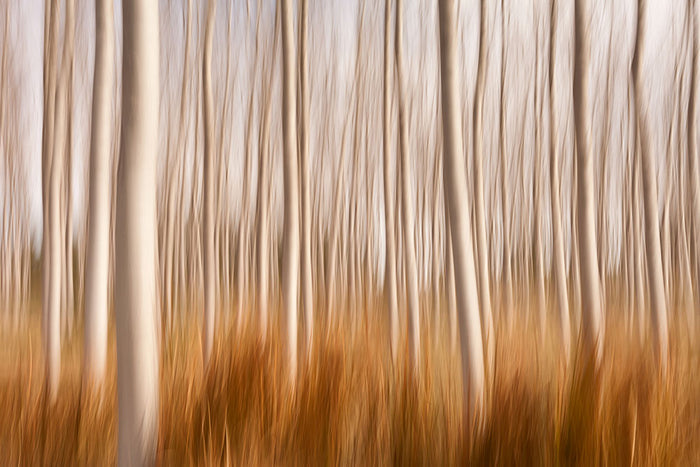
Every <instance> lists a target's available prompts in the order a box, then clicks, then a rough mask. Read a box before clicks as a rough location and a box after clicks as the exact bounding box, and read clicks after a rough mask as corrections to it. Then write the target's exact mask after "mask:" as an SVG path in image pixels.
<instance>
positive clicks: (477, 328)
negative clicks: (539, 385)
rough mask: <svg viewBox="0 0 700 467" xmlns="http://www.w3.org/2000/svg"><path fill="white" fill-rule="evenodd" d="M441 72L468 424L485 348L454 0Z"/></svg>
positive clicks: (480, 398)
mask: <svg viewBox="0 0 700 467" xmlns="http://www.w3.org/2000/svg"><path fill="white" fill-rule="evenodd" d="M438 10H439V15H440V71H441V85H442V115H443V116H442V118H443V123H442V128H443V138H444V151H445V152H444V164H443V170H444V172H443V177H444V184H445V202H446V204H447V209H448V213H449V229H450V233H451V235H452V248H453V260H454V267H455V283H456V287H455V290H456V295H457V308H458V312H457V318H458V321H459V331H460V339H461V344H460V345H461V354H462V383H463V391H464V399H465V400H464V402H465V404H464V406H465V410H466V413H467V423H471V421H473V420H475V418H476V417H478V416H479V413H480V412H481V410H482V408H483V403H484V348H483V341H482V339H481V320H480V318H479V301H478V298H477V284H476V270H475V266H474V250H473V246H472V236H471V227H470V225H469V214H468V212H467V211H465V210H464V206H468V191H467V180H466V173H465V170H464V159H463V156H462V155H463V154H464V152H463V151H464V146H463V142H462V131H461V129H462V123H461V121H460V109H459V104H458V103H459V102H460V99H459V76H458V72H457V69H458V68H457V50H458V49H457V33H456V26H457V25H456V22H457V0H440V1H439V3H438Z"/></svg>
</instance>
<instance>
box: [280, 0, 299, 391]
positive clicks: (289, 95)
mask: <svg viewBox="0 0 700 467" xmlns="http://www.w3.org/2000/svg"><path fill="white" fill-rule="evenodd" d="M281 1H282V11H281V13H282V18H281V20H282V63H283V80H282V83H283V85H282V86H283V87H282V131H283V133H284V234H283V235H284V246H283V251H282V254H283V255H284V256H283V258H282V300H283V307H284V317H283V320H284V321H285V323H284V324H285V332H286V336H285V337H284V339H286V341H285V344H286V353H287V357H288V359H289V374H290V376H291V377H292V380H293V379H294V378H295V375H296V365H297V306H298V295H299V256H300V255H299V179H298V175H299V172H298V170H299V167H298V165H297V164H298V161H297V135H296V131H297V125H296V117H297V115H296V113H297V108H296V93H295V88H296V79H295V77H296V72H295V70H296V50H295V44H294V21H293V18H294V17H293V5H292V0H281Z"/></svg>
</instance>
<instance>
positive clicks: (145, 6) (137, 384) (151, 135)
mask: <svg viewBox="0 0 700 467" xmlns="http://www.w3.org/2000/svg"><path fill="white" fill-rule="evenodd" d="M122 17H123V21H124V23H123V24H124V33H123V41H124V42H123V43H124V57H123V69H122V134H121V140H122V143H121V153H120V157H119V169H118V176H117V208H116V223H115V225H116V236H115V238H116V244H115V260H116V261H115V290H114V292H115V293H114V295H115V315H116V328H117V375H118V376H117V395H118V404H119V439H118V452H117V459H118V463H119V465H123V466H127V465H128V466H135V465H153V463H154V462H155V450H156V443H157V432H158V381H159V373H158V362H159V356H158V342H157V319H158V318H157V316H158V314H157V310H156V303H157V302H156V300H157V298H156V265H155V258H156V251H157V250H156V197H155V194H156V193H155V188H154V187H155V186H156V157H157V151H158V118H159V117H158V113H159V79H158V74H159V69H158V68H159V63H160V61H159V56H158V55H159V36H158V27H159V23H158V2H157V1H156V0H123V2H122Z"/></svg>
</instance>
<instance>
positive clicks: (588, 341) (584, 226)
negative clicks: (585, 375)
mask: <svg viewBox="0 0 700 467" xmlns="http://www.w3.org/2000/svg"><path fill="white" fill-rule="evenodd" d="M589 17H590V5H589V3H588V0H576V5H575V29H576V32H575V36H576V38H575V40H576V52H575V62H574V114H575V116H574V118H575V122H576V164H577V177H578V185H577V186H578V206H577V210H578V235H579V238H578V241H579V249H580V250H579V251H580V255H579V261H580V267H581V308H582V310H581V321H582V323H581V324H582V331H583V341H584V345H585V347H586V352H589V353H590V354H591V355H592V356H593V357H594V359H595V360H596V361H597V362H599V361H600V360H599V359H600V357H601V351H602V347H603V314H602V309H601V296H600V276H599V270H598V253H597V251H598V250H597V246H596V245H597V243H596V228H595V196H594V178H593V148H592V143H591V141H590V138H591V121H590V120H591V112H590V107H589V106H590V103H589V101H590V97H589V91H588V89H589V88H588V83H589V80H590V73H591V72H590V63H589V61H590V54H591V52H590V45H589V44H590V43H589V34H590V30H588V29H587V28H584V25H585V24H588V19H589Z"/></svg>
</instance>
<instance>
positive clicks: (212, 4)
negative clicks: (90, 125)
mask: <svg viewBox="0 0 700 467" xmlns="http://www.w3.org/2000/svg"><path fill="white" fill-rule="evenodd" d="M215 19H216V1H215V0H209V3H208V8H207V24H206V30H205V31H206V32H205V38H204V62H203V68H202V82H203V83H204V112H203V115H204V182H203V184H202V186H203V188H204V198H203V203H204V216H203V218H202V220H203V222H202V224H203V232H202V238H203V239H204V257H203V268H204V320H203V324H202V326H203V329H202V341H203V345H202V348H203V351H204V366H205V367H206V366H207V364H208V363H209V357H210V356H211V350H212V347H213V345H214V320H215V313H216V276H217V274H216V272H217V267H216V264H217V258H216V255H215V248H214V241H215V239H214V228H215V225H214V221H215V219H214V176H215V174H214V157H215V154H214V96H213V93H212V85H211V54H212V46H213V40H214V21H215Z"/></svg>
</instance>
